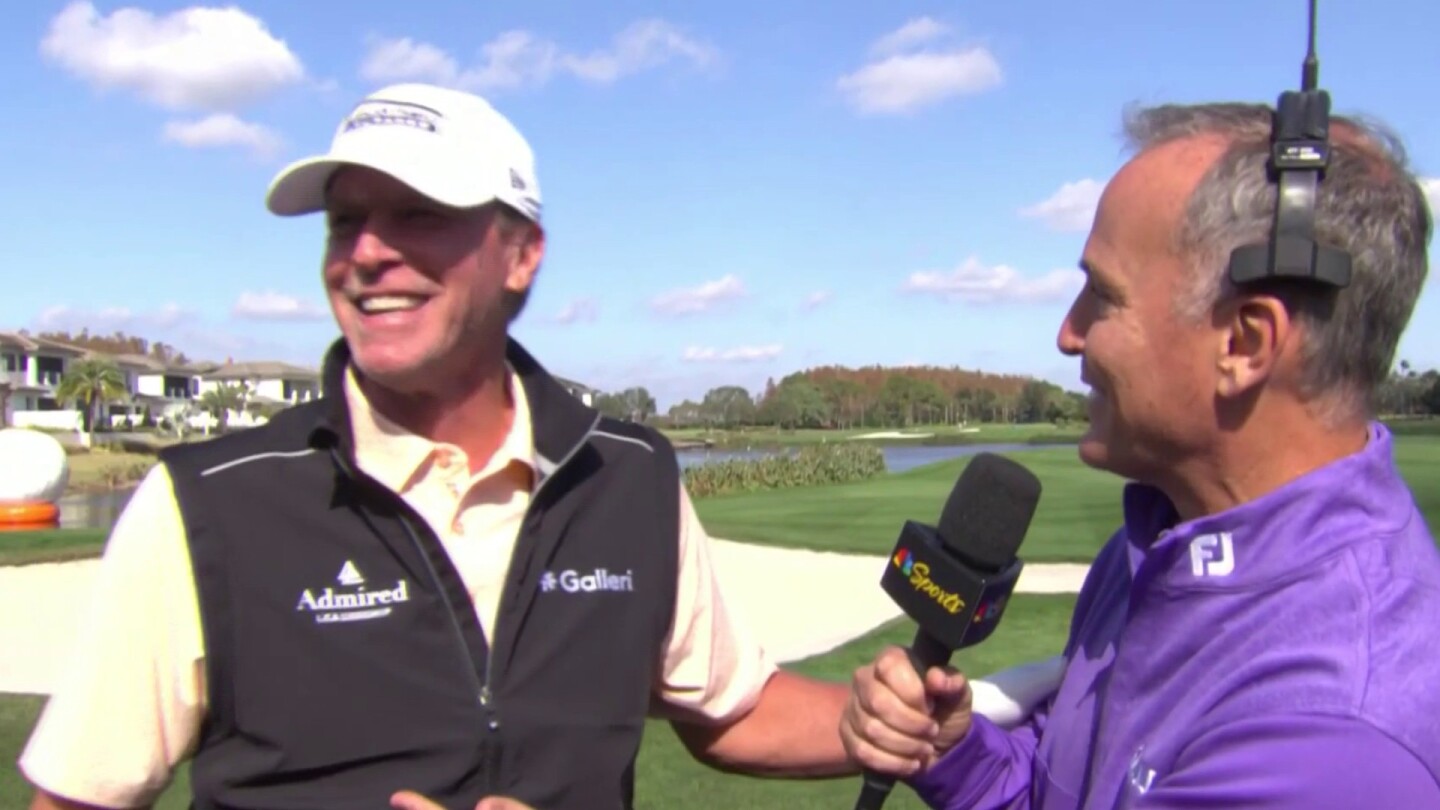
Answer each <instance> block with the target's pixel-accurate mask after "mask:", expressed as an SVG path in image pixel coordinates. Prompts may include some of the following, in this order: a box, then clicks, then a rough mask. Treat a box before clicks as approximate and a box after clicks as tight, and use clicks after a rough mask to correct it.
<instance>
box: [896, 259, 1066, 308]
mask: <svg viewBox="0 0 1440 810" xmlns="http://www.w3.org/2000/svg"><path fill="white" fill-rule="evenodd" d="M1083 283H1084V274H1082V273H1081V272H1080V271H1079V270H1075V269H1060V270H1052V271H1050V272H1049V273H1046V274H1045V275H1043V276H1038V277H1035V278H1030V277H1026V276H1023V275H1021V274H1020V271H1018V270H1016V269H1015V268H1013V267H1010V266H1008V265H1003V264H998V265H992V266H987V265H984V264H982V263H981V262H980V261H979V260H978V259H976V258H975V257H973V256H972V257H970V258H968V259H966V260H965V261H964V263H962V264H961V265H960V266H959V267H956V268H955V269H954V270H950V271H941V270H928V271H921V272H916V273H911V274H910V276H909V277H908V278H907V279H905V282H904V283H903V284H901V285H900V289H901V290H902V291H904V292H909V293H918V294H924V295H934V296H936V297H939V298H941V299H943V300H946V301H964V302H967V303H972V304H990V303H1008V302H1018V303H1032V302H1046V301H1061V300H1065V299H1067V298H1069V297H1070V296H1071V295H1073V294H1074V293H1075V292H1076V291H1078V290H1079V289H1080V286H1081V285H1082V284H1083Z"/></svg>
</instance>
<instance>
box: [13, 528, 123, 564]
mask: <svg viewBox="0 0 1440 810" xmlns="http://www.w3.org/2000/svg"><path fill="white" fill-rule="evenodd" d="M107 533H108V532H107V530H105V529H43V530H41V531H23V532H22V531H4V532H0V565H26V564H28V563H34V562H61V561H64V560H70V559H80V558H83V557H93V556H95V554H97V553H98V552H99V550H100V548H101V547H102V546H103V545H104V543H105V535H106V534H107Z"/></svg>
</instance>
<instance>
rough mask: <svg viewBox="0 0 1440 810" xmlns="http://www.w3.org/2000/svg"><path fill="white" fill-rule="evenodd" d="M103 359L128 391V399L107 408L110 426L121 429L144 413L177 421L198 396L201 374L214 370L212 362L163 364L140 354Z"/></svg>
mask: <svg viewBox="0 0 1440 810" xmlns="http://www.w3.org/2000/svg"><path fill="white" fill-rule="evenodd" d="M95 356H97V357H99V356H106V357H108V358H109V359H110V360H112V361H114V362H115V365H116V366H118V367H119V368H120V371H121V373H122V374H124V375H125V389H126V390H127V391H129V392H130V397H129V400H128V401H127V402H125V403H117V404H113V405H111V406H110V409H109V417H110V424H111V425H112V426H114V427H122V426H124V425H126V424H127V423H128V424H129V425H131V426H134V425H138V424H140V422H141V421H143V420H144V417H145V414H146V412H147V411H148V412H149V414H150V416H151V418H153V419H160V418H162V417H168V418H172V419H173V418H177V417H180V416H182V415H183V414H185V412H186V411H187V410H192V405H193V403H194V401H195V399H196V398H197V397H199V396H200V383H201V381H202V380H203V379H204V374H205V373H206V372H208V371H210V370H211V369H214V368H218V366H216V365H215V364H214V363H165V362H163V361H161V360H159V359H157V358H154V357H150V356H149V355H143V354H117V355H100V354H99V353H96V354H95Z"/></svg>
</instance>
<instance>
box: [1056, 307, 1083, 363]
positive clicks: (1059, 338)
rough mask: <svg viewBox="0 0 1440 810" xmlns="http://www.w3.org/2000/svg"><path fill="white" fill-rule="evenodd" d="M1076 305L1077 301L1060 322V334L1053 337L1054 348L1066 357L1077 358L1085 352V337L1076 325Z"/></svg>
mask: <svg viewBox="0 0 1440 810" xmlns="http://www.w3.org/2000/svg"><path fill="white" fill-rule="evenodd" d="M1078 305H1079V301H1078V300H1077V301H1076V302H1075V304H1072V305H1071V307H1070V310H1069V311H1068V312H1066V313H1065V317H1064V319H1062V320H1061V321H1060V333H1059V334H1057V335H1056V336H1055V346H1056V347H1057V348H1059V349H1060V353H1061V354H1063V355H1065V356H1067V357H1078V356H1079V355H1080V354H1081V353H1083V352H1084V351H1085V335H1084V334H1083V333H1082V332H1081V331H1080V327H1079V325H1078V324H1077V323H1076V314H1075V309H1076V307H1077V306H1078Z"/></svg>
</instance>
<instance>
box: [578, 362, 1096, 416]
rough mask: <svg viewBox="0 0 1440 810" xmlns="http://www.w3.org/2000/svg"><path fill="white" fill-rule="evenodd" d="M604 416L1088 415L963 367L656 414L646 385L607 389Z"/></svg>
mask: <svg viewBox="0 0 1440 810" xmlns="http://www.w3.org/2000/svg"><path fill="white" fill-rule="evenodd" d="M595 406H596V408H597V409H599V410H600V411H601V412H602V413H605V414H607V415H609V416H613V417H616V418H620V419H628V420H630V421H651V422H655V423H657V424H663V425H665V426H667V427H674V428H696V427H707V428H737V427H749V426H755V427H778V428H786V429H793V428H839V429H845V428H900V427H909V426H912V425H925V424H938V423H946V424H963V423H968V422H1017V423H1033V422H1065V421H1073V420H1083V419H1084V418H1085V397H1084V395H1083V394H1079V393H1075V392H1071V391H1065V390H1064V389H1062V388H1061V387H1060V386H1058V385H1055V384H1054V383H1050V382H1046V381H1044V380H1037V379H1034V378H1030V377H1020V376H1010V375H996V374H985V373H982V372H977V371H967V370H964V369H958V368H949V369H947V368H936V367H912V366H905V367H899V368H885V367H881V366H868V367H863V368H858V369H851V368H845V367H841V366H824V367H820V368H813V369H807V370H805V371H798V372H795V373H793V374H789V375H787V376H785V377H783V378H781V380H780V381H779V382H776V381H775V380H774V379H770V380H767V381H766V383H765V388H764V390H762V391H760V392H758V393H755V394H752V393H751V392H750V391H749V390H747V389H746V388H745V387H744V386H740V385H722V386H718V387H715V388H712V389H710V390H709V391H707V392H706V393H705V395H704V397H702V398H701V400H700V401H699V402H696V401H694V400H690V399H687V400H685V401H684V402H680V403H677V404H675V405H672V406H671V407H670V409H669V410H668V411H667V412H666V413H665V414H663V415H662V414H658V413H656V407H655V398H654V397H653V396H651V394H650V392H649V391H648V390H646V389H645V388H644V387H642V386H636V387H631V388H627V389H624V390H622V391H618V392H613V393H602V394H599V395H598V396H597V397H596V399H595Z"/></svg>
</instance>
